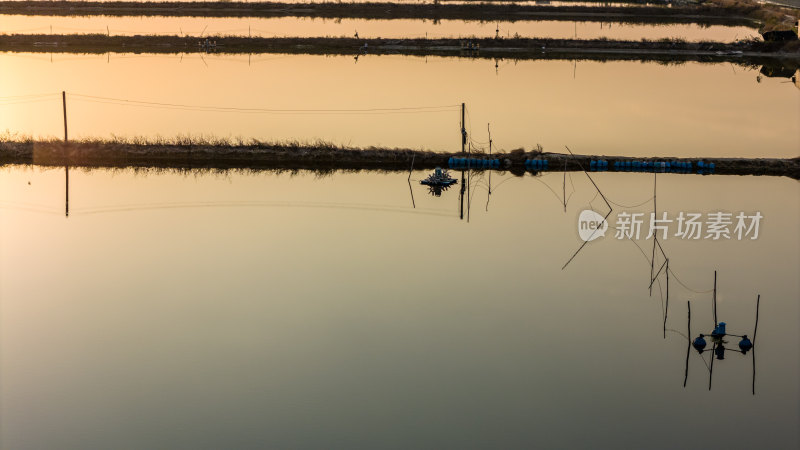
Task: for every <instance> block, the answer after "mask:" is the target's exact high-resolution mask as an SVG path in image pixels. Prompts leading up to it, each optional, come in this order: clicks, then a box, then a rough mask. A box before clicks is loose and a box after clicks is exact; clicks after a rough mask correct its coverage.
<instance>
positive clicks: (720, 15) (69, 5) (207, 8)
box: [0, 1, 756, 26]
mask: <svg viewBox="0 0 800 450" xmlns="http://www.w3.org/2000/svg"><path fill="white" fill-rule="evenodd" d="M750 12H751V11H750V9H748V8H741V7H725V8H721V7H718V6H714V5H711V4H708V5H700V6H689V5H684V6H678V5H673V6H672V7H670V8H667V7H664V6H573V5H569V6H567V5H559V6H542V5H533V4H525V3H522V4H498V3H492V4H452V3H444V4H442V3H407V4H403V3H369V2H364V3H338V2H320V3H312V2H308V3H271V2H253V3H245V2H82V1H0V13H1V14H22V15H51V16H99V15H104V16H175V17H179V16H183V17H189V16H191V17H286V16H291V17H319V18H353V19H355V18H359V19H429V20H438V19H465V20H484V21H496V20H503V21H515V20H532V19H548V20H589V21H603V22H623V23H664V24H666V23H703V24H709V25H711V24H716V25H750V26H754V20H756V19H754V18H752V17H749V13H750Z"/></svg>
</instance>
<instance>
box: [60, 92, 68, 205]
mask: <svg viewBox="0 0 800 450" xmlns="http://www.w3.org/2000/svg"><path fill="white" fill-rule="evenodd" d="M61 104H62V106H63V109H64V152H63V156H64V161H65V162H64V180H65V183H66V197H65V200H64V215H65V216H66V217H69V159H68V153H69V150H68V149H67V140H68V135H67V92H66V91H61Z"/></svg>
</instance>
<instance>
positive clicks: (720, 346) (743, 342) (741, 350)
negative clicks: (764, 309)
mask: <svg viewBox="0 0 800 450" xmlns="http://www.w3.org/2000/svg"><path fill="white" fill-rule="evenodd" d="M716 276H717V274H716V272H714V281H715V285H714V297H713V302H712V306H713V310H714V329H713V331H711V332H710V333H708V334H703V333H700V334H699V335H698V336H697V337H696V338H694V339H691V338H689V339H687V341H688V345H687V348H686V369H685V375H684V380H683V386H684V387H686V382H687V380H688V378H689V353H690V352H691V348H694V349H695V350H696V351H697V354H698V355H699V356H700V357H701V358H702V359H703V363H704V364H705V366H706V367H707V368H708V390H709V391H710V390H711V387H712V382H713V376H714V360H717V361H722V360H724V359H725V352H726V351H728V352H733V353H734V354H741V355H744V356H747V353H748V352H750V351H751V350H752V353H751V356H752V367H753V374H752V393H753V395H755V394H756V346H755V341H756V333H757V332H758V311H759V306H760V304H761V295H760V294H759V295H758V298H757V299H756V308H755V310H756V312H755V324H754V325H753V334H752V336H753V339H752V340H750V338H749V337H748V336H747V334H742V335H738V334H734V333H729V332H728V331H727V323H726V322H718V321H717V307H716V305H717V302H716V297H717V294H716ZM687 308H688V325H687V329H688V336H692V310H691V302H687ZM727 337H733V338H738V344H737V347H738V348H731V347H730V344H731V342H730V341H729V340H726V338H727ZM706 338H709V339H710V341H711V345H712V346H711V349H710V350H708V349H707V346H708V342H707V340H706ZM726 344H728V346H726ZM706 351H708V354H709V361H708V362H706V360H705V358H704V357H703V353H704V352H706ZM717 364H720V363H717Z"/></svg>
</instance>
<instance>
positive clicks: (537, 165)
mask: <svg viewBox="0 0 800 450" xmlns="http://www.w3.org/2000/svg"><path fill="white" fill-rule="evenodd" d="M549 164H550V163H549V162H548V161H547V160H546V159H538V158H537V159H526V160H525V170H531V171H534V172H539V171H542V170H547V169H548V166H549Z"/></svg>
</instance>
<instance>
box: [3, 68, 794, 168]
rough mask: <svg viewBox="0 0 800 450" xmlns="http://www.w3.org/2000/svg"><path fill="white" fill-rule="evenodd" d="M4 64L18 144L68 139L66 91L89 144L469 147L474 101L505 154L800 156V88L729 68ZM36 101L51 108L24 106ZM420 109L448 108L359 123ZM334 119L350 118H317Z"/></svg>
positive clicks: (481, 129)
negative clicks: (232, 141)
mask: <svg viewBox="0 0 800 450" xmlns="http://www.w3.org/2000/svg"><path fill="white" fill-rule="evenodd" d="M0 66H2V67H3V68H4V70H3V71H0V118H2V122H0V124H1V125H0V131H3V130H7V131H8V132H9V133H11V134H15V133H17V134H23V135H25V134H28V135H35V136H62V135H63V112H62V106H61V95H60V92H61V91H62V90H65V91H67V92H68V96H67V102H68V107H67V109H68V121H69V129H70V136H71V137H73V138H81V137H111V136H113V135H116V136H149V137H152V136H156V135H161V136H175V135H178V134H183V135H185V134H190V135H214V136H222V137H226V136H229V137H244V138H258V139H262V140H301V141H314V140H317V139H322V140H326V141H329V142H333V143H337V144H345V145H354V146H364V147H366V146H372V145H376V146H390V147H411V148H428V149H433V150H450V151H453V150H457V149H460V140H461V138H460V119H461V118H460V103H461V102H464V103H466V105H467V114H466V116H467V117H466V118H467V128H468V130H467V131H469V132H470V135H471V137H472V139H473V141H475V142H476V143H479V142H486V141H488V135H487V133H486V129H487V124H488V123H491V130H492V138H493V139H494V142H495V145H496V148H499V149H505V150H510V149H514V148H519V147H525V148H528V149H530V148H532V147H534V146H535V145H536V144H537V143H538V144H541V145H542V146H543V147H544V148H545V149H546V150H550V151H564V146H565V145H568V146H569V147H570V148H571V149H572V150H573V151H576V152H579V153H595V154H607V155H630V156H634V155H635V156H709V157H764V156H769V157H796V156H800V89H798V85H796V84H794V83H792V82H791V81H790V80H789V79H788V78H769V77H763V76H761V75H760V74H759V71H758V67H752V68H744V67H741V66H735V65H731V64H728V63H724V64H701V63H686V64H681V65H664V64H658V63H642V62H607V63H602V62H589V61H580V62H573V61H510V60H501V61H497V62H495V61H494V60H482V59H467V58H434V57H430V58H420V57H405V56H379V57H376V56H373V55H366V56H362V57H360V58H358V59H357V60H356V59H354V58H353V57H351V56H312V55H253V56H252V57H248V56H244V55H242V56H230V55H206V56H200V55H135V54H125V55H122V54H108V55H69V54H54V55H48V54H44V53H42V54H31V53H5V54H0ZM28 94H50V96H49V97H42V98H39V97H37V98H24V99H22V100H19V99H15V98H10V96H18V95H28ZM73 94H74V95H73ZM79 95H89V96H100V97H106V98H114V99H122V100H126V99H131V100H144V101H150V102H159V103H168V104H171V105H188V106H196V105H201V106H214V107H229V108H269V109H275V110H281V111H273V112H270V113H253V112H246V111H245V112H243V111H238V112H232V111H220V110H203V111H198V110H196V108H195V109H192V108H183V107H178V109H174V108H172V107H166V106H158V105H149V106H144V107H142V106H136V105H132V104H131V103H129V102H120V101H116V100H104V99H97V98H89V97H80V96H79ZM417 106H437V107H438V106H444V108H439V109H435V110H431V111H429V112H425V113H421V112H419V111H400V113H392V112H391V111H369V112H358V111H349V110H351V109H370V108H398V107H417ZM320 109H328V110H341V109H346V110H348V111H328V112H319V111H317V112H314V111H307V110H315V111H316V110H320ZM286 110H293V112H292V111H286ZM297 110H306V111H297ZM395 112H397V111H395ZM477 145H480V144H477Z"/></svg>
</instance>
